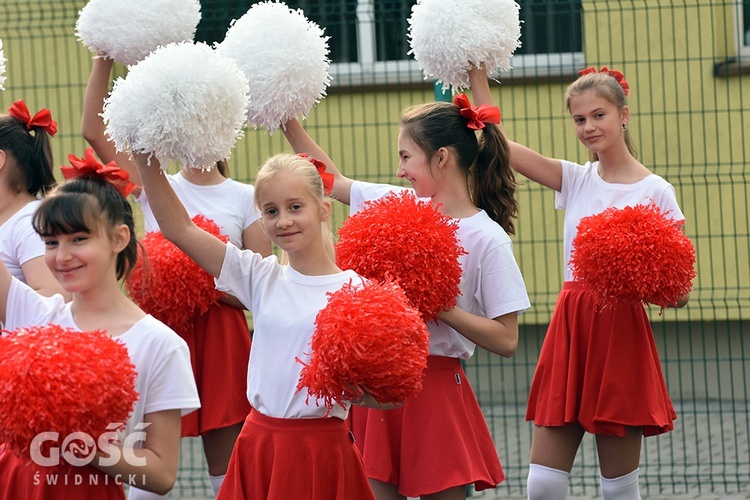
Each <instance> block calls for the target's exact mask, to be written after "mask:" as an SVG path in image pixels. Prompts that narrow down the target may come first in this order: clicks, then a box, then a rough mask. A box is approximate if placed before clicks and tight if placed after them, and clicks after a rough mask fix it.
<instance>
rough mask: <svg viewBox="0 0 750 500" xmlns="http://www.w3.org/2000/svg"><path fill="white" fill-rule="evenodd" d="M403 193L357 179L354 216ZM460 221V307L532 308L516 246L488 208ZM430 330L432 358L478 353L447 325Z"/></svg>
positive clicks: (487, 310) (495, 312)
mask: <svg viewBox="0 0 750 500" xmlns="http://www.w3.org/2000/svg"><path fill="white" fill-rule="evenodd" d="M402 190H407V189H406V188H401V187H397V186H392V185H389V184H372V183H369V182H361V181H355V182H354V183H352V188H351V193H350V195H351V198H350V207H351V208H350V214H352V215H353V214H355V213H356V212H358V211H359V210H360V209H361V208H362V205H363V204H364V202H366V201H368V200H374V199H378V198H382V197H384V196H388V195H389V194H390V193H392V192H396V191H402ZM409 191H411V190H409ZM456 221H457V223H458V230H457V231H456V236H457V238H458V243H459V244H460V245H461V246H462V247H463V248H464V250H466V252H467V253H466V254H464V255H461V256H460V257H459V258H458V262H459V264H461V282H460V284H459V289H460V291H461V295H459V296H458V300H457V305H458V307H460V308H461V309H463V310H464V311H467V312H470V313H472V314H475V315H477V316H483V317H485V318H496V317H498V316H502V315H504V314H508V313H510V312H516V313H518V314H521V313H523V312H525V311H526V310H528V309H529V308H530V307H531V304H530V302H529V296H528V294H527V293H526V285H525V284H524V281H523V276H521V270H520V269H519V268H518V264H517V263H516V259H515V256H514V255H513V243H512V242H511V239H510V238H509V237H508V235H507V233H506V232H505V230H503V228H502V227H500V225H499V224H497V223H496V222H495V221H493V220H492V219H490V217H489V216H488V215H487V213H486V212H485V211H483V210H480V211H479V212H478V213H477V214H475V215H472V216H471V217H466V218H463V219H457V220H456ZM428 326H429V329H430V354H433V355H435V356H449V357H452V358H461V359H469V358H470V357H471V356H472V355H473V354H474V349H475V348H476V344H474V343H473V342H472V341H470V340H469V339H467V338H466V337H464V336H463V335H461V334H460V333H458V332H457V331H455V330H454V329H453V328H451V327H450V326H448V325H446V324H445V323H443V322H442V321H439V320H438V321H437V322H431V323H429V324H428Z"/></svg>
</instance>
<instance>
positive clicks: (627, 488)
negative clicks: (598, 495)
mask: <svg viewBox="0 0 750 500" xmlns="http://www.w3.org/2000/svg"><path fill="white" fill-rule="evenodd" d="M601 480H602V498H604V500H641V493H640V491H639V488H638V469H636V470H634V471H633V472H631V473H629V474H625V475H624V476H620V477H616V478H614V479H607V478H606V477H604V476H601Z"/></svg>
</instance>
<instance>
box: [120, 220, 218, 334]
mask: <svg viewBox="0 0 750 500" xmlns="http://www.w3.org/2000/svg"><path fill="white" fill-rule="evenodd" d="M193 222H195V224H196V225H197V226H198V227H200V228H202V229H204V230H206V231H208V232H209V233H211V234H213V235H214V236H216V237H217V238H219V239H221V240H222V241H224V242H226V241H227V240H228V238H227V237H226V236H224V235H222V234H221V233H220V231H219V226H217V225H216V223H214V222H213V221H212V220H211V219H208V218H206V217H205V216H203V215H197V216H195V217H194V218H193ZM141 245H142V246H143V248H144V249H145V251H146V260H145V263H144V259H143V254H141V253H139V256H138V263H137V264H136V266H135V267H134V268H133V270H132V271H131V272H130V275H129V276H128V279H127V281H126V283H125V287H126V289H127V291H128V294H129V295H130V297H131V298H132V299H133V301H134V302H135V303H136V304H138V306H139V307H140V308H141V309H143V310H144V311H145V312H147V313H149V314H151V315H152V316H153V317H155V318H156V319H158V320H159V321H161V322H162V323H164V324H166V325H167V326H169V327H170V328H172V329H173V330H174V331H176V332H177V333H179V334H181V335H183V336H184V334H185V332H186V331H187V330H188V329H190V328H192V327H193V322H194V319H195V317H196V316H199V315H201V314H204V313H206V312H207V311H208V309H209V308H210V307H211V305H212V304H214V303H216V302H217V301H218V300H219V298H220V297H221V292H219V291H218V290H216V285H215V283H214V278H213V276H211V275H210V274H208V273H207V272H206V271H204V270H203V268H202V267H200V266H199V265H198V264H196V263H195V261H193V260H192V259H191V258H190V257H188V256H187V254H185V252H183V251H182V250H180V249H179V248H177V247H176V246H175V244H174V243H172V242H171V241H169V240H168V239H166V238H165V237H164V235H163V234H162V233H161V232H160V231H152V232H149V233H146V235H145V236H144V237H143V238H142V239H141Z"/></svg>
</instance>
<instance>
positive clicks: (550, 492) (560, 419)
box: [469, 67, 688, 500]
mask: <svg viewBox="0 0 750 500" xmlns="http://www.w3.org/2000/svg"><path fill="white" fill-rule="evenodd" d="M469 76H470V81H471V88H472V92H473V93H474V96H475V97H476V99H477V101H478V102H482V103H485V104H492V95H491V91H490V87H489V83H488V80H487V74H486V72H485V71H484V70H483V69H473V70H472V71H470V75H469ZM629 88H630V86H629V85H628V83H627V81H626V80H625V78H624V76H623V74H622V73H621V72H620V71H614V70H610V69H608V68H606V67H604V68H602V69H601V70H600V71H597V70H596V69H594V68H587V69H585V70H582V71H581V73H580V76H579V78H578V79H577V80H576V81H574V82H573V83H572V84H570V86H568V90H567V95H566V106H567V109H568V111H569V112H570V114H571V115H572V118H573V124H574V126H575V131H576V135H577V136H578V139H579V140H580V141H581V143H582V144H583V145H584V146H585V147H586V148H587V149H588V152H589V157H590V161H589V162H587V163H586V164H585V165H579V164H576V163H574V162H570V161H566V160H558V159H553V158H547V157H545V156H543V155H541V154H539V153H537V152H535V151H532V150H531V149H529V148H527V147H525V146H522V145H520V144H518V143H515V142H512V141H511V142H509V144H510V150H511V159H512V161H513V167H514V168H515V169H516V170H517V171H518V172H520V173H521V174H523V175H524V176H525V177H527V178H529V179H531V180H533V181H536V182H538V183H540V184H542V185H543V186H546V187H548V188H550V189H552V190H554V191H555V204H556V207H557V208H558V209H565V228H564V251H565V262H566V264H567V263H568V262H569V261H570V256H571V253H572V247H573V240H574V237H575V236H576V232H577V228H578V227H579V222H580V221H581V219H582V218H584V217H588V216H592V215H594V214H599V213H601V212H603V211H604V210H606V209H609V208H612V207H616V208H624V207H626V206H635V205H639V204H649V203H651V202H652V201H653V202H654V203H655V204H656V205H657V206H658V207H659V209H660V210H661V212H662V213H668V214H669V217H671V218H673V219H675V220H676V221H683V220H684V216H683V215H682V212H681V211H680V207H679V205H678V204H677V199H676V196H675V191H674V188H673V187H672V186H671V185H670V184H669V183H668V182H667V181H665V180H664V179H662V178H661V177H659V176H657V175H655V174H653V173H652V172H651V171H649V170H648V168H646V167H645V166H644V165H643V164H641V163H640V162H639V161H638V160H636V158H635V156H634V149H633V147H632V144H631V141H630V135H629V133H628V125H629V123H630V108H629V107H628V105H627V100H626V96H627V95H628V93H629ZM613 265H616V263H613ZM631 271H632V272H635V270H631ZM687 300H688V297H687V296H684V297H680V298H678V299H676V300H675V303H674V305H675V306H677V307H682V306H684V305H685V303H687ZM675 418H677V415H676V413H675V411H674V407H673V406H672V401H671V400H670V398H669V393H668V392H667V387H666V384H665V382H664V377H663V375H662V371H661V366H660V364H659V356H658V353H657V351H656V345H655V342H654V336H653V332H652V330H651V326H650V324H649V321H648V317H647V316H646V312H645V310H644V307H643V305H642V304H640V303H632V304H631V303H627V304H626V303H621V304H618V305H617V306H616V307H610V308H601V307H597V304H596V303H595V301H594V298H593V295H592V294H591V293H589V292H587V291H586V289H585V287H584V285H583V284H582V282H581V281H577V280H575V279H574V274H573V272H572V269H571V267H570V266H569V265H566V268H565V282H564V284H563V289H562V291H561V292H560V295H559V297H558V299H557V304H556V306H555V311H554V313H553V315H552V319H551V322H550V325H549V329H548V330H547V335H546V337H545V339H544V343H543V345H542V350H541V352H540V354H539V361H538V364H537V367H536V372H535V374H534V379H533V382H532V384H531V390H530V394H529V401H528V408H527V411H526V419H527V420H530V421H533V422H534V438H533V440H532V444H531V466H530V468H529V476H528V496H529V498H530V499H539V500H541V499H544V500H557V499H564V498H565V495H566V492H567V488H568V480H569V477H570V470H571V468H572V466H573V461H574V459H575V456H576V453H577V450H578V447H579V444H580V442H581V439H582V437H583V435H584V433H585V432H590V433H592V434H595V435H596V443H597V450H598V453H599V464H600V468H601V484H602V495H603V497H604V498H605V499H634V498H640V493H639V491H638V464H639V461H640V451H641V441H642V436H650V435H656V434H661V433H664V432H668V431H670V430H672V429H673V428H674V426H673V424H672V421H673V420H674V419H675Z"/></svg>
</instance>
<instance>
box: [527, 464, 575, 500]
mask: <svg viewBox="0 0 750 500" xmlns="http://www.w3.org/2000/svg"><path fill="white" fill-rule="evenodd" d="M568 479H570V473H569V472H565V471H564V470H557V469H552V468H550V467H545V466H544V465H539V464H530V465H529V478H528V480H527V482H526V487H527V491H528V499H529V500H565V497H566V496H567V494H568Z"/></svg>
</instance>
